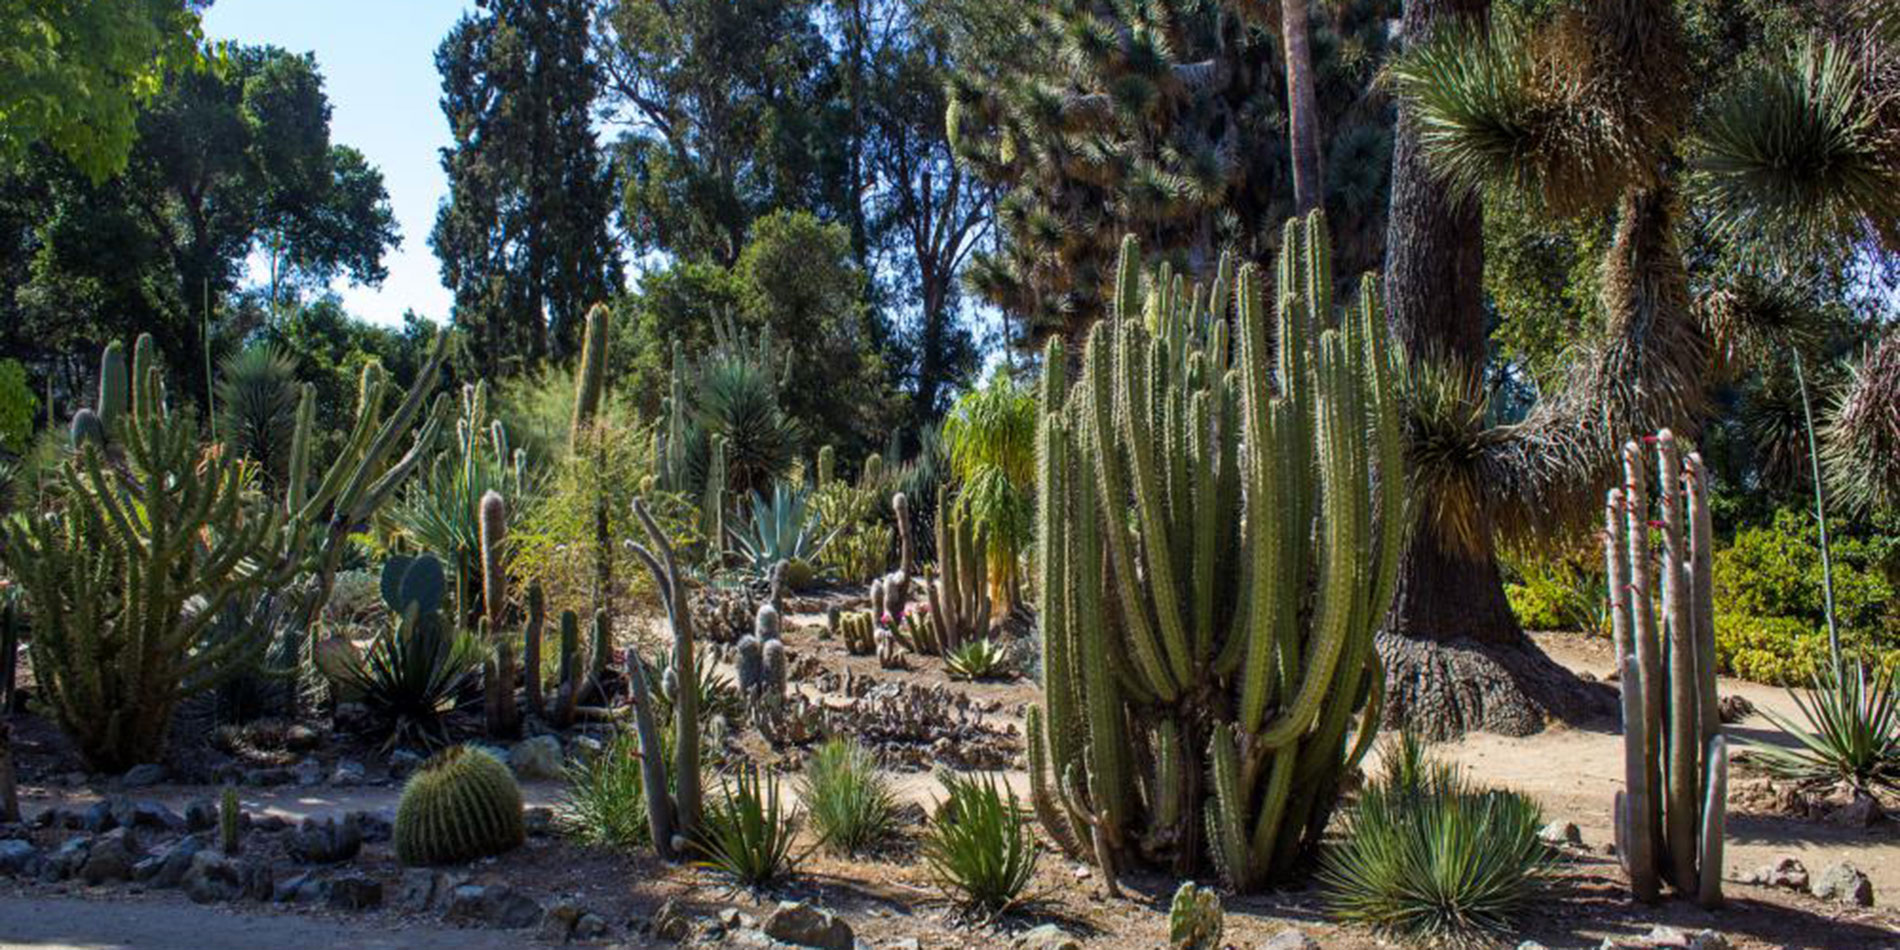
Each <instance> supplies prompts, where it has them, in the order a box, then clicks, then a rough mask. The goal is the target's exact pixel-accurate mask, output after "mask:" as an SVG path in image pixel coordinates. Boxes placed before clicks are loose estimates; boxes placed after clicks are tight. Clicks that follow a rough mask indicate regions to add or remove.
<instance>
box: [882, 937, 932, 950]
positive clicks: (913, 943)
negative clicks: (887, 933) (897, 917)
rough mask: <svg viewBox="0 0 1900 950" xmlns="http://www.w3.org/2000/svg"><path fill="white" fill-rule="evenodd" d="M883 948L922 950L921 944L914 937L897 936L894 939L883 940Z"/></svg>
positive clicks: (890, 949) (889, 949)
mask: <svg viewBox="0 0 1900 950" xmlns="http://www.w3.org/2000/svg"><path fill="white" fill-rule="evenodd" d="M884 950H924V948H923V944H921V943H918V942H917V938H916V937H899V938H897V939H896V940H886V941H884Z"/></svg>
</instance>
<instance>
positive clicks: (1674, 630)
mask: <svg viewBox="0 0 1900 950" xmlns="http://www.w3.org/2000/svg"><path fill="white" fill-rule="evenodd" d="M1656 456H1657V460H1658V463H1659V465H1660V474H1659V477H1658V480H1657V482H1658V483H1657V486H1656V490H1657V495H1658V497H1659V499H1660V500H1661V506H1662V523H1663V563H1662V571H1663V578H1662V583H1663V609H1664V611H1665V612H1666V614H1667V616H1668V618H1669V620H1668V624H1667V626H1666V628H1665V630H1666V632H1667V633H1668V636H1669V644H1668V654H1667V655H1668V663H1669V666H1668V676H1669V705H1668V706H1667V707H1666V708H1667V709H1668V711H1669V716H1668V730H1669V733H1668V740H1667V745H1668V748H1667V752H1668V765H1667V771H1666V772H1665V773H1664V776H1665V779H1666V781H1667V787H1668V795H1669V799H1668V804H1667V807H1665V808H1664V809H1663V831H1664V834H1665V836H1666V837H1667V838H1668V840H1669V858H1670V863H1671V865H1672V866H1673V869H1674V870H1673V873H1672V875H1671V883H1672V884H1674V885H1675V887H1676V889H1677V890H1679V891H1682V892H1684V893H1688V894H1693V893H1696V892H1697V891H1698V890H1699V889H1700V888H1699V887H1698V885H1697V881H1696V865H1695V861H1696V838H1697V834H1696V820H1697V810H1698V809H1697V802H1696V798H1697V796H1696V787H1697V785H1698V784H1699V781H1700V778H1701V768H1700V763H1699V762H1698V761H1697V760H1698V759H1699V758H1700V751H1701V748H1702V742H1701V737H1702V727H1701V724H1700V723H1699V722H1698V719H1699V718H1700V714H1701V711H1702V704H1701V702H1700V701H1699V700H1698V699H1697V698H1696V672H1695V651H1696V642H1695V620H1694V617H1693V615H1692V614H1691V612H1690V607H1689V591H1688V587H1689V576H1688V553H1687V546H1686V544H1685V539H1684V537H1683V535H1684V532H1685V529H1686V527H1687V526H1686V525H1685V524H1684V521H1685V517H1684V512H1683V507H1684V505H1683V495H1684V492H1683V485H1682V464H1681V460H1680V458H1679V457H1678V455H1677V451H1676V440H1675V436H1674V435H1673V434H1672V433H1671V432H1670V431H1669V430H1667V429H1664V430H1663V431H1662V432H1661V433H1660V434H1658V435H1657V445H1656Z"/></svg>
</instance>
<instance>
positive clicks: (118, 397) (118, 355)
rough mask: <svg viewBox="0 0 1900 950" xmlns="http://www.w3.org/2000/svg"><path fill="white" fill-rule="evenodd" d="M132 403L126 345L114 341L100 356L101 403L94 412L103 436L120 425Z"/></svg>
mask: <svg viewBox="0 0 1900 950" xmlns="http://www.w3.org/2000/svg"><path fill="white" fill-rule="evenodd" d="M131 403H132V397H131V387H130V386H129V385H128V382H127V378H126V374H125V344H123V343H120V342H119V341H117V340H113V341H112V342H110V343H107V344H106V346H105V350H104V351H103V352H101V353H100V354H99V401H98V404H97V405H96V406H95V407H94V408H93V412H94V413H96V414H97V417H98V420H99V424H100V426H101V427H102V428H101V432H100V434H101V435H103V434H104V430H105V429H107V428H110V427H112V426H113V425H115V424H116V423H118V421H119V420H120V419H121V418H122V417H123V416H124V415H125V410H126V407H127V406H130V405H131Z"/></svg>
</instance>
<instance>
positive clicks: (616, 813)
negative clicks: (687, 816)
mask: <svg viewBox="0 0 1900 950" xmlns="http://www.w3.org/2000/svg"><path fill="white" fill-rule="evenodd" d="M662 735H666V733H664V732H662ZM640 765H641V762H640V742H639V740H638V738H637V737H636V736H635V735H634V734H633V733H631V732H621V733H618V734H616V735H615V736H614V738H613V741H611V742H609V743H608V744H607V747H606V748H604V749H602V750H600V752H599V753H598V754H596V755H594V756H592V757H591V758H588V759H587V760H585V761H582V762H579V763H576V764H572V765H569V766H568V769H567V793H566V795H565V796H564V797H563V800H562V802H561V807H560V810H559V813H558V814H557V816H556V817H557V819H558V821H559V823H560V827H561V830H562V831H563V832H564V833H566V834H567V835H568V836H569V837H571V838H573V839H574V840H576V841H579V842H581V843H582V844H591V845H598V846H601V847H608V848H622V849H628V850H631V849H633V848H639V847H644V846H646V845H649V844H651V843H652V842H653V829H652V827H651V826H650V825H648V824H647V796H646V785H645V783H644V782H643V781H642V780H641V776H640Z"/></svg>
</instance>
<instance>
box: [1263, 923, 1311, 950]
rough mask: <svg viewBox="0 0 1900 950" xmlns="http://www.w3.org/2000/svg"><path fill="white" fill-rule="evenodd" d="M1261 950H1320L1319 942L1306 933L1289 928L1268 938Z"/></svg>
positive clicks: (1295, 928)
mask: <svg viewBox="0 0 1900 950" xmlns="http://www.w3.org/2000/svg"><path fill="white" fill-rule="evenodd" d="M1260 950H1319V941H1317V940H1314V939H1313V938H1312V937H1309V936H1307V935H1306V931H1304V930H1301V929H1299V928H1297V927H1289V928H1287V929H1286V930H1282V931H1280V932H1279V933H1277V934H1274V935H1273V936H1271V937H1269V938H1267V942H1266V943H1263V944H1261V945H1260Z"/></svg>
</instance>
